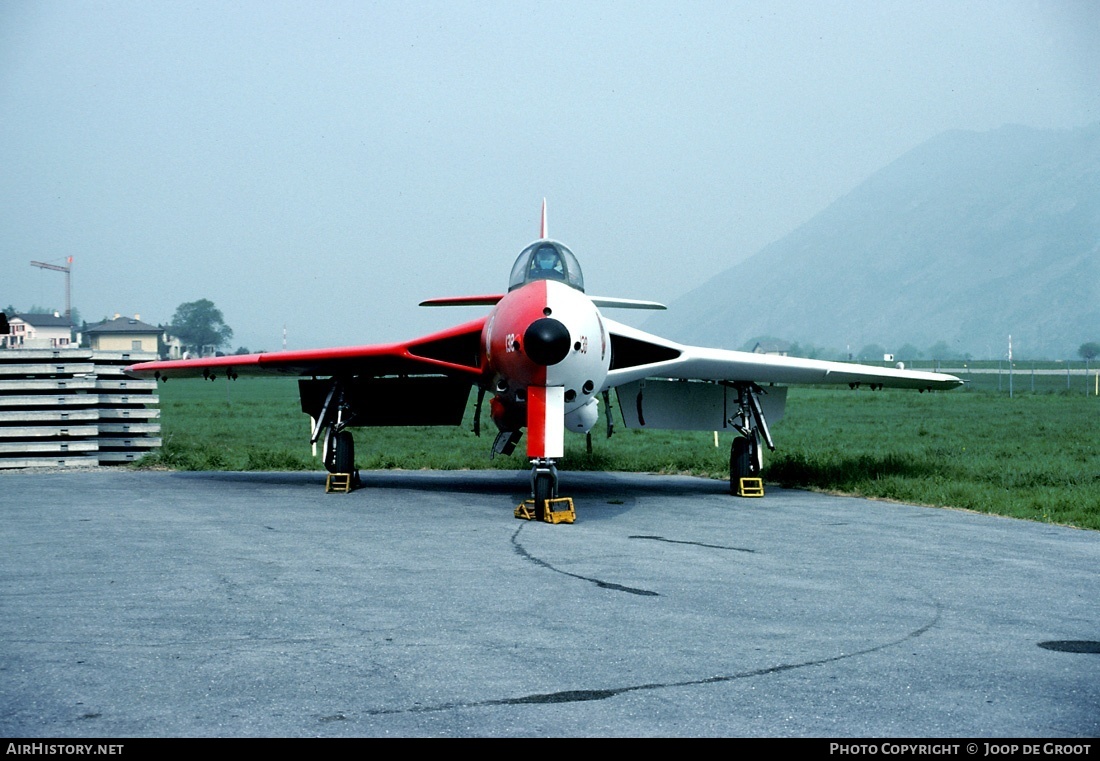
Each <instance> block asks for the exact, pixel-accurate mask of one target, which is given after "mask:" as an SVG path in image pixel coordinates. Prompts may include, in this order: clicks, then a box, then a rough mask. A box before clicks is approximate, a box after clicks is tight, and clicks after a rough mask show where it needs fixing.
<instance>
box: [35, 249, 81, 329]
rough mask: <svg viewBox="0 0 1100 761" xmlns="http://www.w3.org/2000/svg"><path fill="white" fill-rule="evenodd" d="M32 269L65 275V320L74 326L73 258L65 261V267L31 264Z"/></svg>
mask: <svg viewBox="0 0 1100 761" xmlns="http://www.w3.org/2000/svg"><path fill="white" fill-rule="evenodd" d="M31 266H32V267H41V268H42V269H44V270H54V271H56V272H64V273H65V319H66V320H68V321H69V324H70V325H72V324H73V305H72V301H73V287H72V276H73V258H72V257H71V256H70V257H69V258H68V259H66V260H65V265H64V266H62V265H60V264H49V263H47V262H31Z"/></svg>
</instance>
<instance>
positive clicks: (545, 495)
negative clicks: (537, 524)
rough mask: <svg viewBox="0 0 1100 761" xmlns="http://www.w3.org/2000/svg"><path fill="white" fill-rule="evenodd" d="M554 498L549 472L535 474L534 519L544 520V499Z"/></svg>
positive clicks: (552, 480) (552, 482)
mask: <svg viewBox="0 0 1100 761" xmlns="http://www.w3.org/2000/svg"><path fill="white" fill-rule="evenodd" d="M553 498H554V479H553V478H551V477H550V474H549V473H536V474H535V520H538V521H543V520H546V500H548V499H553Z"/></svg>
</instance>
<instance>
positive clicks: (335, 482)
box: [325, 473, 351, 494]
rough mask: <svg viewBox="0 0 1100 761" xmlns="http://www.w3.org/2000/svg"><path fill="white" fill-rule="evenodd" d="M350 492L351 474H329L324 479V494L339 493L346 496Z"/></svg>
mask: <svg viewBox="0 0 1100 761" xmlns="http://www.w3.org/2000/svg"><path fill="white" fill-rule="evenodd" d="M349 491H351V473H329V474H328V478H326V479H325V494H331V493H332V492H341V493H343V494H347V493H348V492H349Z"/></svg>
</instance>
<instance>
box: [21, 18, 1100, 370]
mask: <svg viewBox="0 0 1100 761" xmlns="http://www.w3.org/2000/svg"><path fill="white" fill-rule="evenodd" d="M1097 121H1100V4H1098V3H1095V2H1091V0H1089V1H1086V2H1057V1H1055V0H1039V1H1038V2H1031V1H1030V0H1028V1H1023V0H995V1H993V2H963V1H961V0H951V1H950V2H928V1H922V2H900V1H898V2H828V3H818V2H810V1H809V0H803V1H801V2H793V3H781V2H729V0H726V1H724V2H690V0H689V1H687V2H685V1H684V0H678V1H677V2H671V1H669V2H592V1H591V0H588V1H586V2H580V3H572V2H537V3H522V2H514V1H510V2H398V1H397V0H386V1H385V2H377V3H368V2H348V3H342V2H341V3H338V2H301V3H279V2H270V1H266V0H265V1H264V2H235V3H234V2H202V1H200V2H150V1H149V0H141V1H140V2H80V1H78V0H64V1H63V2H20V1H19V0H7V1H6V2H2V3H0V302H2V304H0V306H6V305H8V304H9V303H10V304H13V305H15V306H16V307H17V308H20V309H26V308H28V307H30V306H31V305H41V306H56V307H58V308H63V304H64V277H63V276H62V275H61V274H60V273H56V272H49V271H45V270H41V269H38V268H35V267H32V266H31V265H30V261H31V260H32V259H36V260H40V261H54V262H61V261H62V260H63V259H64V257H67V256H73V257H74V259H75V261H74V265H73V305H74V306H75V307H76V308H78V309H79V310H80V312H81V314H82V316H83V318H84V319H86V320H87V321H89V322H93V321H97V320H99V319H100V318H102V317H105V316H113V315H114V313H116V312H120V313H123V314H131V315H132V314H134V313H140V315H141V317H142V319H143V320H145V321H147V322H153V323H160V322H168V321H169V320H170V319H171V317H172V314H173V312H174V311H175V308H176V307H177V306H178V305H179V304H180V303H182V302H186V301H194V300H196V299H200V298H209V299H211V300H213V301H214V302H215V303H216V304H217V305H218V306H219V307H220V308H221V309H222V311H223V312H224V314H225V318H226V322H227V323H228V324H229V325H230V326H231V327H232V328H233V329H234V331H235V333H236V335H235V337H234V341H233V347H234V348H235V347H236V346H238V345H245V346H248V347H249V348H251V349H253V350H258V349H271V350H274V349H278V348H280V347H281V345H282V333H283V326H284V324H285V325H286V327H287V331H288V346H289V347H290V348H306V347H314V346H326V345H342V344H359V343H373V342H378V341H390V340H397V339H402V338H409V337H412V336H414V335H416V334H419V333H422V332H424V331H427V330H430V329H434V328H438V327H444V326H446V325H448V324H452V323H455V322H458V321H463V320H466V319H472V318H474V317H476V316H477V315H478V314H479V311H478V310H477V309H424V308H420V307H417V306H416V303H417V302H418V301H420V300H421V299H424V298H428V297H432V296H445V295H459V294H470V293H491V292H499V291H501V290H502V289H503V288H504V287H505V286H506V280H507V276H508V270H509V268H510V266H511V264H512V261H513V260H514V258H515V256H516V254H517V253H518V252H519V250H520V249H521V248H522V247H523V246H524V245H526V244H527V243H528V242H530V241H531V240H532V239H534V238H535V237H537V234H538V214H539V206H540V204H541V202H542V198H543V197H544V196H545V197H546V198H547V199H548V203H549V209H550V211H549V218H550V219H549V221H550V234H551V236H552V237H554V238H557V239H559V240H561V241H563V242H564V243H566V244H567V245H569V246H570V247H571V248H572V249H573V250H574V252H575V253H576V254H577V255H578V256H579V258H580V260H581V263H582V265H583V266H584V269H585V278H586V285H587V289H588V292H589V293H590V294H594V295H611V296H624V297H633V298H643V299H657V300H662V301H666V302H667V301H670V300H672V299H673V298H675V297H677V296H679V295H682V294H683V293H684V292H686V291H688V290H689V289H691V288H693V287H695V286H697V285H699V284H701V283H702V282H704V281H705V280H707V279H709V278H710V277H711V276H712V275H714V274H716V273H717V272H719V271H721V270H723V269H725V268H726V267H728V266H730V265H731V264H733V263H734V262H736V261H738V260H740V259H741V258H744V257H745V256H748V255H750V254H752V253H755V252H756V251H757V250H759V249H760V248H761V247H762V246H764V245H766V244H767V243H769V242H771V241H773V240H775V239H777V238H780V237H782V236H783V235H785V234H786V233H788V232H789V231H791V230H792V229H793V228H795V227H797V226H798V225H799V224H801V223H802V222H804V221H806V220H807V219H809V218H810V217H811V216H813V215H814V214H816V213H817V212H819V211H820V210H822V209H823V208H824V207H825V206H827V205H828V204H829V203H830V202H832V201H833V200H835V199H836V198H838V197H840V196H841V195H843V194H845V193H846V192H848V191H849V190H851V189H852V188H853V187H854V186H855V185H856V184H858V183H859V182H860V181H861V180H863V179H864V178H866V177H867V176H868V175H869V174H871V173H872V172H874V171H876V170H878V169H880V168H881V167H883V166H885V165H886V164H888V163H889V162H891V161H893V160H894V159H896V158H897V157H898V156H900V155H901V154H902V153H904V152H906V151H907V150H909V149H911V148H913V147H914V146H916V145H918V144H920V143H922V142H923V141H925V140H927V139H929V138H931V137H933V136H934V135H936V134H938V133H940V132H943V131H945V130H949V129H968V130H987V129H993V128H996V127H999V126H1001V125H1003V124H1006V123H1019V124H1025V125H1028V126H1033V127H1055V128H1066V127H1076V126H1080V125H1083V124H1086V123H1090V122H1097ZM838 266H844V263H843V262H838ZM791 275H792V277H797V273H791ZM745 287H746V288H749V287H751V283H746V284H745ZM730 298H731V299H736V298H737V294H736V293H731V294H730ZM481 311H482V312H483V311H484V310H481ZM613 316H614V317H615V318H617V319H621V318H622V317H624V316H629V315H628V314H627V313H623V312H616V313H615V314H614V315H613Z"/></svg>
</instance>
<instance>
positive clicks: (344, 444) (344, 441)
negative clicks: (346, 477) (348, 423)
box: [331, 431, 355, 473]
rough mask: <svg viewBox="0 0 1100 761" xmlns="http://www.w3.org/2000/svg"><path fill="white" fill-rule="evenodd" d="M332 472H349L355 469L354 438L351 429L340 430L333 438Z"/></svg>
mask: <svg viewBox="0 0 1100 761" xmlns="http://www.w3.org/2000/svg"><path fill="white" fill-rule="evenodd" d="M332 443H333V449H334V452H333V457H332V459H333V467H334V468H335V470H333V471H331V472H332V473H351V472H353V471H354V470H355V439H353V438H352V437H351V431H340V433H338V434H336V436H335V437H334V438H333V442H332Z"/></svg>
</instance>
